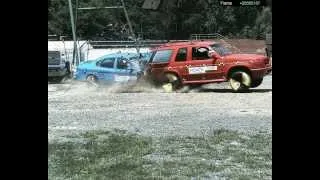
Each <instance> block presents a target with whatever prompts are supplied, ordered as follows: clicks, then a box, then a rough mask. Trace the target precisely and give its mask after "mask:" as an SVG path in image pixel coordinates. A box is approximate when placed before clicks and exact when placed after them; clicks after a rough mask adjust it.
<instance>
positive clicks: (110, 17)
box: [48, 0, 272, 40]
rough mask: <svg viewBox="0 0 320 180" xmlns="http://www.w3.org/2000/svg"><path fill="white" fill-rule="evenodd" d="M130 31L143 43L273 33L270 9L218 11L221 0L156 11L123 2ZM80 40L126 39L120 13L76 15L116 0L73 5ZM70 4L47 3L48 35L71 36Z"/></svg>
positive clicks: (183, 2) (185, 0)
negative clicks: (158, 40) (191, 35)
mask: <svg viewBox="0 0 320 180" xmlns="http://www.w3.org/2000/svg"><path fill="white" fill-rule="evenodd" d="M124 2H125V6H126V8H127V11H128V15H129V19H130V21H131V24H132V27H133V31H134V33H135V35H136V36H137V37H140V38H141V39H162V40H165V39H188V38H189V37H190V34H211V33H219V34H222V35H224V36H226V37H229V38H252V39H264V38H265V34H266V33H271V32H272V8H270V7H268V6H241V7H235V6H222V5H220V1H219V0H163V1H162V3H161V4H160V6H159V8H158V9H157V10H147V9H143V8H142V4H143V2H144V0H124ZM72 4H73V11H74V14H75V19H76V33H77V36H78V37H79V38H80V39H94V40H128V38H129V37H130V33H129V28H128V23H127V21H126V18H125V14H124V12H123V9H95V10H79V9H77V8H76V7H105V6H119V5H121V2H120V0H72ZM71 32H72V29H71V23H70V14H69V6H68V0H48V34H56V35H67V36H69V37H72V36H71V34H72V33H71Z"/></svg>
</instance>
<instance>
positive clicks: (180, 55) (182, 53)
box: [175, 48, 187, 62]
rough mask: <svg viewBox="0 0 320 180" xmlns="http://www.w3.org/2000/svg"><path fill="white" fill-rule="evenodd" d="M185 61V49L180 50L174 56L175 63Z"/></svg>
mask: <svg viewBox="0 0 320 180" xmlns="http://www.w3.org/2000/svg"><path fill="white" fill-rule="evenodd" d="M186 60H187V48H180V49H179V50H178V53H177V56H176V60H175V61H176V62H180V61H186Z"/></svg>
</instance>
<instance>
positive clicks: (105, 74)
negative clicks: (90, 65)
mask: <svg viewBox="0 0 320 180" xmlns="http://www.w3.org/2000/svg"><path fill="white" fill-rule="evenodd" d="M114 68H115V58H105V59H103V60H101V61H100V62H99V63H98V64H97V76H98V79H99V80H102V81H104V82H112V81H113V80H114V79H113V74H114V72H115V69H114Z"/></svg>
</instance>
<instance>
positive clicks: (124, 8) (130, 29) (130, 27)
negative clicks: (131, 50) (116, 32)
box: [121, 0, 140, 54]
mask: <svg viewBox="0 0 320 180" xmlns="http://www.w3.org/2000/svg"><path fill="white" fill-rule="evenodd" d="M121 3H122V6H123V11H124V14H125V16H126V19H127V22H128V25H129V31H130V34H131V35H132V38H133V40H134V41H135V43H136V44H137V38H136V35H135V34H134V32H133V29H132V25H131V22H130V19H129V16H128V12H127V9H126V6H125V4H124V0H121ZM136 50H137V53H138V54H140V48H139V47H138V45H137V47H136Z"/></svg>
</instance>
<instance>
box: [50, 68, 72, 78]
mask: <svg viewBox="0 0 320 180" xmlns="http://www.w3.org/2000/svg"><path fill="white" fill-rule="evenodd" d="M67 74H68V72H67V69H66V68H64V69H60V68H48V77H61V76H65V75H67Z"/></svg>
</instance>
